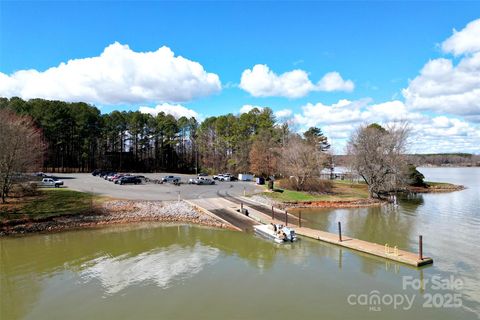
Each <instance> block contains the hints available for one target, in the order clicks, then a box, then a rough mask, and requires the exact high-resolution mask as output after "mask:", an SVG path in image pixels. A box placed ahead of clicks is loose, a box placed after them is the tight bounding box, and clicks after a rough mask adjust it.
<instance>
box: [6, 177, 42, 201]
mask: <svg viewBox="0 0 480 320" xmlns="http://www.w3.org/2000/svg"><path fill="white" fill-rule="evenodd" d="M12 193H13V194H14V195H15V196H16V197H18V198H20V197H29V196H35V195H37V194H38V190H37V183H35V182H32V181H30V182H23V183H16V184H14V185H13V188H12Z"/></svg>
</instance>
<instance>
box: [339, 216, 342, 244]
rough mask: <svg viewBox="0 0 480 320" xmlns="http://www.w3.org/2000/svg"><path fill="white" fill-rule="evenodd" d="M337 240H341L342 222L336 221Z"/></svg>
mask: <svg viewBox="0 0 480 320" xmlns="http://www.w3.org/2000/svg"><path fill="white" fill-rule="evenodd" d="M338 241H340V242H342V223H341V222H340V221H338Z"/></svg>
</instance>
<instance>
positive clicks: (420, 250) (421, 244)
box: [418, 236, 423, 260]
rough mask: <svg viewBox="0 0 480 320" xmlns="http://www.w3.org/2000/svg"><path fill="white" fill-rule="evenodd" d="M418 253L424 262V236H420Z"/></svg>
mask: <svg viewBox="0 0 480 320" xmlns="http://www.w3.org/2000/svg"><path fill="white" fill-rule="evenodd" d="M418 253H419V257H418V258H419V259H420V260H423V236H418Z"/></svg>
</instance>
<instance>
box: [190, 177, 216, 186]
mask: <svg viewBox="0 0 480 320" xmlns="http://www.w3.org/2000/svg"><path fill="white" fill-rule="evenodd" d="M188 183H189V184H196V185H201V184H207V185H212V184H215V181H214V180H212V179H209V178H204V177H199V178H192V179H189V180H188Z"/></svg>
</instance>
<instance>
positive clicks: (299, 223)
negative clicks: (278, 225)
mask: <svg viewBox="0 0 480 320" xmlns="http://www.w3.org/2000/svg"><path fill="white" fill-rule="evenodd" d="M298 227H299V228H301V227H302V210H300V211H298Z"/></svg>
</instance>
